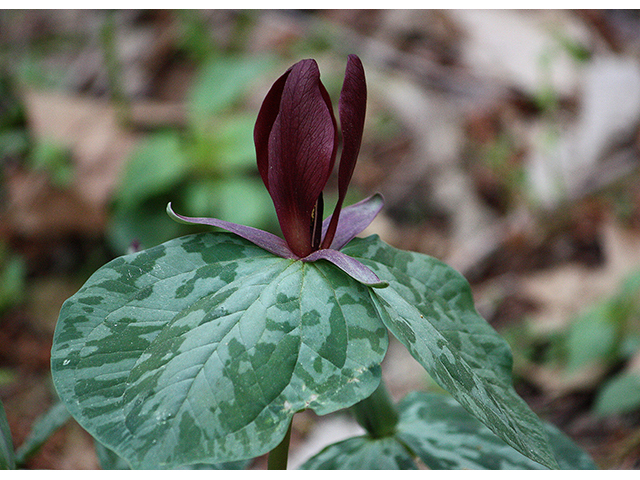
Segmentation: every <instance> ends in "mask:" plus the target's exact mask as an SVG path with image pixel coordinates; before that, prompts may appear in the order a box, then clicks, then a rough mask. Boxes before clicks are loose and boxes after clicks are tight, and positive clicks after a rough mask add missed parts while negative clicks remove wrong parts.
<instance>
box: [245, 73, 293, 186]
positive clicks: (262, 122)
mask: <svg viewBox="0 0 640 480" xmlns="http://www.w3.org/2000/svg"><path fill="white" fill-rule="evenodd" d="M291 68H293V67H291ZM291 68H290V69H289V70H287V71H286V72H284V74H283V75H282V76H281V77H280V78H278V80H276V81H275V83H274V84H273V86H272V87H271V89H270V90H269V93H267V96H266V97H265V98H264V101H263V102H262V106H261V107H260V112H258V118H257V119H256V126H255V128H254V129H253V141H254V143H255V145H256V160H257V162H258V172H260V176H261V177H262V181H263V182H264V186H265V187H267V191H269V177H268V174H267V172H268V171H269V135H270V134H271V129H272V128H273V123H274V122H275V120H276V116H277V115H278V112H279V111H280V99H281V98H282V90H283V89H284V84H285V81H286V80H287V77H288V76H289V74H290V73H291Z"/></svg>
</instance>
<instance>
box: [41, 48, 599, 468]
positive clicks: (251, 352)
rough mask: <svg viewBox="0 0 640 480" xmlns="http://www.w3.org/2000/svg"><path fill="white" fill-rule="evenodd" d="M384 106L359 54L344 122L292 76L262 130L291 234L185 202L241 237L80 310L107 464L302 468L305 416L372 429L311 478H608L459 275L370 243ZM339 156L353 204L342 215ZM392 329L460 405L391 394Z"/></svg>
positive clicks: (186, 247) (137, 276)
mask: <svg viewBox="0 0 640 480" xmlns="http://www.w3.org/2000/svg"><path fill="white" fill-rule="evenodd" d="M366 101H367V93H366V83H365V74H364V69H363V66H362V63H361V62H360V59H359V58H358V57H357V56H355V55H350V56H349V58H348V61H347V67H346V73H345V78H344V83H343V87H342V91H341V94H340V100H339V106H338V120H339V127H340V128H338V121H337V120H336V117H335V116H334V112H333V107H332V103H331V100H330V98H329V95H328V93H327V91H326V90H325V88H324V86H323V84H322V83H321V81H320V73H319V70H318V66H317V64H316V62H315V61H314V60H302V61H300V62H298V63H296V64H295V65H293V66H292V67H291V68H290V69H289V70H287V71H286V72H285V73H284V74H283V75H282V76H281V77H280V78H278V79H277V80H276V82H275V83H274V84H273V87H272V88H271V89H270V91H269V92H268V93H267V96H266V98H265V100H264V103H263V105H262V108H261V109H260V112H259V114H258V117H257V121H256V126H255V130H254V142H255V147H256V159H257V164H258V171H259V173H260V176H261V177H262V180H263V182H264V185H265V187H266V188H267V191H268V192H269V194H270V195H271V198H272V199H273V204H274V206H275V210H276V213H277V216H278V220H279V223H280V227H281V230H282V234H283V236H284V239H283V238H280V237H279V236H276V235H273V234H271V233H268V232H264V231H262V230H258V229H256V228H252V227H250V226H244V225H238V224H234V223H229V222H225V221H222V220H219V219H214V218H192V217H186V216H183V215H181V214H178V213H176V212H174V210H173V209H172V207H171V204H169V205H168V207H167V211H168V213H169V215H170V216H171V217H173V218H174V219H176V220H177V221H180V222H185V223H192V224H203V225H209V226H212V227H218V228H219V229H223V230H225V231H224V232H221V231H213V229H212V231H209V232H205V233H200V234H195V235H189V236H185V237H181V238H177V239H174V240H171V241H168V242H166V243H163V244H161V245H158V246H155V247H152V248H149V249H147V250H142V251H139V252H136V253H132V254H129V255H126V256H123V257H120V258H117V259H115V260H113V261H111V262H110V263H108V264H106V265H105V266H103V267H102V268H100V269H99V270H98V271H96V272H95V273H94V274H93V275H92V276H91V277H90V278H89V280H88V281H87V282H86V284H85V285H84V286H83V287H82V288H81V289H80V290H79V291H78V292H77V293H76V294H75V295H73V296H72V297H71V298H70V299H68V300H67V301H66V302H65V304H64V305H63V307H62V310H61V312H60V318H59V320H58V324H57V327H56V331H55V335H54V342H53V349H52V359H51V363H52V373H53V381H54V384H55V387H56V389H57V392H58V394H59V396H60V398H61V400H62V402H63V403H64V405H65V406H66V408H67V409H68V411H69V412H70V414H71V415H72V416H73V417H74V418H75V419H76V420H77V421H78V422H79V423H80V425H82V426H83V427H84V428H85V429H86V430H87V431H88V432H89V433H91V435H93V437H94V438H95V440H96V448H97V451H98V453H99V457H100V458H101V460H102V461H103V466H105V467H109V466H114V465H117V466H119V467H132V468H147V469H152V468H153V469H156V468H167V469H175V468H212V469H216V468H217V469H220V468H244V467H245V466H247V465H248V464H249V462H250V460H251V459H253V458H255V457H258V456H261V455H263V454H266V453H268V454H269V456H268V466H269V468H274V469H276V468H286V466H287V452H288V449H289V437H290V433H291V423H292V419H293V417H294V415H295V414H296V413H297V412H301V411H303V410H305V409H311V410H313V411H314V412H315V413H316V414H318V415H326V414H329V413H332V412H336V411H339V410H344V409H348V410H349V411H350V412H351V413H352V414H353V416H354V417H355V419H356V420H357V421H358V422H359V423H360V425H361V426H362V427H363V429H364V431H365V432H366V433H364V434H363V435H361V436H358V437H354V438H350V439H347V440H344V441H342V442H339V443H336V444H334V445H330V446H328V447H326V448H325V449H324V450H322V451H320V452H318V453H317V454H316V455H315V456H314V457H312V458H311V459H309V460H308V461H307V462H306V463H304V464H303V465H302V468H320V469H338V468H345V469H412V468H425V467H426V468H432V469H444V468H488V469H500V468H509V469H512V468H526V469H534V468H571V469H576V468H594V465H593V463H592V462H591V460H590V459H589V457H588V456H587V455H586V453H584V452H583V451H581V450H580V449H579V448H578V447H577V446H575V445H574V444H573V443H572V442H571V440H569V439H568V438H567V437H566V436H564V435H563V434H562V433H561V432H560V431H559V430H557V429H555V428H554V427H553V426H551V425H550V424H547V423H545V422H542V421H541V420H540V419H539V418H538V417H537V416H536V415H535V414H534V413H533V412H532V411H531V410H530V409H529V407H528V406H527V404H526V403H525V402H524V401H523V400H522V399H521V398H520V397H519V396H518V395H517V393H516V392H515V390H514V388H513V385H512V378H511V366H512V357H511V352H510V350H509V347H508V345H507V344H506V343H505V341H504V340H503V339H502V338H501V337H500V336H499V335H498V334H497V333H496V332H495V331H494V330H493V329H492V328H491V327H490V326H489V325H488V324H487V323H486V322H485V321H484V320H483V319H482V318H481V317H480V316H479V315H478V313H477V312H476V310H475V308H474V305H473V300H472V296H471V290H470V287H469V285H468V283H467V282H466V281H465V279H464V278H463V277H462V276H461V275H460V274H459V273H457V272H456V271H455V270H453V269H452V268H451V267H449V266H447V265H445V264H444V263H442V262H440V261H438V260H436V259H434V258H432V257H429V256H426V255H422V254H418V253H412V252H407V251H402V250H398V249H395V248H393V247H391V246H389V245H387V244H385V243H384V242H382V241H381V240H380V239H379V238H378V237H377V236H369V237H367V238H356V235H358V234H360V233H361V232H362V231H363V230H364V229H365V228H366V227H367V226H368V225H369V224H370V223H371V221H372V220H373V219H374V217H375V216H376V215H377V214H378V212H379V211H380V210H381V208H382V206H383V199H382V197H381V196H380V195H373V196H372V197H369V198H367V199H365V200H363V201H361V202H359V203H356V204H354V205H351V206H344V201H345V197H346V194H347V187H348V185H349V182H350V180H351V177H352V174H353V171H354V167H355V164H356V159H357V157H358V153H359V150H360V144H361V139H362V135H363V129H364V120H365V109H366ZM340 144H341V148H340V149H339V146H340ZM339 150H340V159H339V165H338V167H337V175H338V197H337V204H336V206H335V209H334V210H333V213H332V214H331V215H330V216H329V217H328V218H327V219H325V220H323V190H324V189H325V186H326V184H327V182H328V180H329V178H330V176H331V174H332V172H333V170H334V164H335V163H336V159H337V157H338V151H339ZM389 334H391V335H393V336H395V338H397V339H398V340H399V341H400V342H401V343H402V344H403V345H404V346H405V347H406V348H407V349H408V351H409V352H410V353H411V355H412V356H413V357H414V358H415V359H416V360H417V361H418V362H419V363H420V364H421V365H422V366H423V367H424V368H425V370H426V372H428V374H429V375H430V376H431V377H432V378H433V380H434V381H435V382H436V383H437V384H439V385H440V386H441V387H442V389H443V390H445V391H446V392H448V394H444V393H425V392H413V393H411V394H409V395H408V396H406V397H405V398H404V399H402V400H401V401H400V402H399V403H394V401H392V399H391V397H390V396H389V394H388V393H387V390H386V388H385V386H384V384H383V383H382V381H381V373H382V371H381V370H382V369H381V363H382V361H383V359H384V357H385V354H386V352H387V347H388V343H389Z"/></svg>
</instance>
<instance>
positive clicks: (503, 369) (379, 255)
mask: <svg viewBox="0 0 640 480" xmlns="http://www.w3.org/2000/svg"><path fill="white" fill-rule="evenodd" d="M342 251H343V252H344V253H346V254H347V255H351V256H353V257H355V258H356V259H358V260H360V261H361V262H362V263H364V264H365V265H367V266H369V267H370V268H371V269H372V270H373V271H374V272H375V273H376V274H377V275H378V276H379V277H380V279H382V280H386V281H388V282H389V287H388V288H382V289H375V290H374V292H375V299H376V301H377V303H378V308H379V311H380V314H381V317H382V319H383V321H384V322H385V324H386V325H387V327H388V328H389V330H390V331H391V332H392V333H393V334H394V335H395V336H396V338H398V340H400V341H401V342H402V343H403V344H404V345H405V346H406V347H407V349H408V350H409V352H410V353H411V354H412V355H413V357H414V358H415V359H416V360H417V361H418V362H420V364H421V365H422V366H423V367H424V368H425V369H426V370H427V372H429V374H430V375H431V376H432V377H433V378H434V380H435V381H436V382H438V384H439V385H440V386H441V387H442V388H444V389H445V390H447V391H448V392H449V393H451V395H452V396H453V397H454V398H455V399H456V400H457V401H458V402H460V404H462V406H464V407H465V408H466V409H467V410H468V411H469V412H471V413H472V414H473V415H474V416H475V417H476V418H478V419H479V420H480V421H481V422H482V423H484V424H485V425H486V426H487V427H489V429H490V430H491V431H493V432H494V433H495V434H496V435H498V436H499V437H500V438H502V439H503V440H504V441H506V442H507V443H508V444H509V445H511V446H512V447H514V448H515V449H516V450H518V451H519V452H521V453H523V454H524V455H526V456H527V457H529V458H532V459H534V460H535V461H537V462H540V463H542V464H543V465H546V466H548V467H555V466H557V464H556V461H555V460H554V457H553V454H552V453H551V450H550V448H549V444H548V439H547V436H546V434H545V432H544V429H543V427H542V424H541V422H540V420H539V419H538V417H537V416H536V415H535V414H534V413H533V412H532V411H531V410H530V408H529V407H528V406H527V404H526V403H525V402H524V400H522V399H521V398H520V397H519V396H518V395H517V393H516V392H515V390H514V389H513V386H512V380H511V366H512V356H511V352H510V350H509V346H508V345H507V343H506V342H505V341H504V340H503V339H502V338H501V337H500V336H499V335H498V334H497V333H496V332H495V331H494V330H493V329H492V328H491V327H490V326H489V325H488V324H487V323H486V321H485V320H484V319H482V317H480V316H479V315H478V313H477V312H476V310H475V307H474V304H473V298H472V295H471V289H470V287H469V284H468V283H467V281H466V280H465V279H464V277H462V275H460V274H459V273H458V272H456V271H455V270H454V269H452V268H451V267H449V266H448V265H446V264H444V263H443V262H440V261H439V260H436V259H434V258H432V257H429V256H427V255H422V254H418V253H413V252H406V251H402V250H397V249H395V248H392V247H390V246H389V245H386V244H385V243H384V242H382V241H380V240H379V239H378V238H377V237H375V236H372V237H368V238H367V239H357V238H356V239H354V240H353V241H352V242H351V243H350V244H349V245H348V246H347V247H345V248H344V249H343V250H342Z"/></svg>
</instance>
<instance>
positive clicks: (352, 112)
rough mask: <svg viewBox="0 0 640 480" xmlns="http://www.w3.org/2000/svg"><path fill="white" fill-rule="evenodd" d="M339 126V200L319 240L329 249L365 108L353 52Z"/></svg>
mask: <svg viewBox="0 0 640 480" xmlns="http://www.w3.org/2000/svg"><path fill="white" fill-rule="evenodd" d="M338 109H339V113H340V128H341V129H342V154H341V155H340V167H339V170H338V202H337V204H336V208H335V210H334V212H333V215H332V217H331V222H330V224H329V227H328V229H327V233H326V235H325V238H324V240H323V242H322V248H329V246H330V245H331V242H332V241H333V237H334V235H335V232H336V228H337V227H338V219H339V217H340V210H341V209H342V204H343V202H344V198H345V196H346V194H347V188H348V187H349V182H350V181H351V177H352V176H353V170H354V168H355V166H356V161H357V160H358V153H360V144H361V143H362V133H363V131H364V119H365V113H366V109H367V84H366V80H365V76H364V67H363V66H362V62H361V61H360V59H359V58H358V56H356V55H349V60H348V62H347V68H346V71H345V75H344V83H343V84H342V92H341V93H340V103H339V106H338Z"/></svg>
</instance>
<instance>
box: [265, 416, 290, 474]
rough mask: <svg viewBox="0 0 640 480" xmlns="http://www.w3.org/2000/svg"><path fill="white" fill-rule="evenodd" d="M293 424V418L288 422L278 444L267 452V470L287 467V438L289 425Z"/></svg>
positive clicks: (288, 436) (288, 438)
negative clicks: (285, 431) (287, 426)
mask: <svg viewBox="0 0 640 480" xmlns="http://www.w3.org/2000/svg"><path fill="white" fill-rule="evenodd" d="M292 424H293V419H292V420H291V422H289V428H287V433H286V435H285V436H284V438H283V439H282V441H281V442H280V444H279V445H278V446H277V447H276V448H274V449H273V450H271V451H270V452H269V457H268V458H267V469H268V470H286V469H287V460H288V459H289V440H291V425H292Z"/></svg>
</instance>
